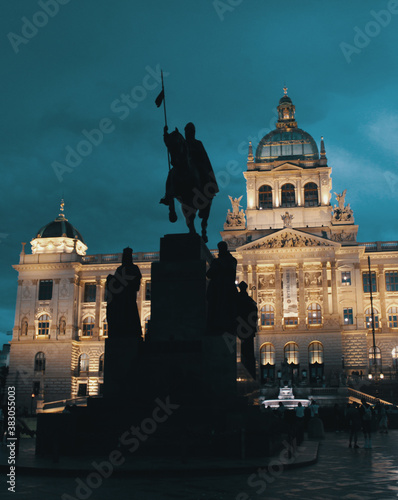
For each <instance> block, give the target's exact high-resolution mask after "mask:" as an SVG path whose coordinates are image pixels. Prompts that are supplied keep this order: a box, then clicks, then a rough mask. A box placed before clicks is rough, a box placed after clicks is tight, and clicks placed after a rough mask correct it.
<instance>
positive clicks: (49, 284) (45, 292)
mask: <svg viewBox="0 0 398 500" xmlns="http://www.w3.org/2000/svg"><path fill="white" fill-rule="evenodd" d="M52 296H53V280H40V283H39V300H51V299H52Z"/></svg>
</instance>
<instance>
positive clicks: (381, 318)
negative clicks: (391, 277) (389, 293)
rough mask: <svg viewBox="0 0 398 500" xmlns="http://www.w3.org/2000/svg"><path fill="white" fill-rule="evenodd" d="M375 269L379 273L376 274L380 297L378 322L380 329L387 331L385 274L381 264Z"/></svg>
mask: <svg viewBox="0 0 398 500" xmlns="http://www.w3.org/2000/svg"><path fill="white" fill-rule="evenodd" d="M377 270H378V273H379V276H378V280H377V281H378V283H377V284H378V292H379V297H380V309H381V310H380V314H379V323H380V327H381V329H382V332H386V331H388V326H387V306H386V276H385V270H384V266H383V264H379V265H378V266H377Z"/></svg>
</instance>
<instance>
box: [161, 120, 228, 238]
mask: <svg viewBox="0 0 398 500" xmlns="http://www.w3.org/2000/svg"><path fill="white" fill-rule="evenodd" d="M164 142H165V144H166V146H167V149H168V151H169V153H170V159H171V160H170V161H171V165H172V168H171V170H170V172H169V175H168V177H167V181H166V194H165V196H164V198H162V199H161V200H160V203H163V204H165V205H168V206H169V220H170V222H175V221H176V220H177V214H176V211H175V205H174V199H177V200H178V201H179V202H180V203H181V206H182V211H183V214H184V217H185V221H186V224H187V226H188V229H189V232H190V233H196V230H195V225H194V219H195V216H196V213H198V216H199V218H200V219H202V224H201V226H202V238H203V240H204V242H205V243H207V241H208V238H207V221H208V219H209V215H210V209H211V204H212V201H213V198H214V196H215V195H216V194H217V193H218V191H219V189H218V185H217V181H216V178H215V175H214V172H213V168H212V166H211V163H210V160H209V157H208V156H207V153H206V150H205V148H204V147H203V144H202V143H201V142H200V141H198V140H197V139H196V138H195V126H194V124H193V123H188V124H187V125H186V127H185V139H184V138H183V136H182V135H181V134H180V132H179V131H178V129H177V128H176V129H175V130H174V132H171V134H169V133H168V127H167V126H166V127H164Z"/></svg>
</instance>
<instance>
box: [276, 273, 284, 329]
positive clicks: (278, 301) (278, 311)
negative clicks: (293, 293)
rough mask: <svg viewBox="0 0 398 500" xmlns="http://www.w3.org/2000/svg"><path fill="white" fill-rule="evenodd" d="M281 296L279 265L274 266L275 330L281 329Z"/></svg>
mask: <svg viewBox="0 0 398 500" xmlns="http://www.w3.org/2000/svg"><path fill="white" fill-rule="evenodd" d="M281 294H282V282H281V266H280V264H275V330H280V329H281V328H282V321H283V311H282V295H281Z"/></svg>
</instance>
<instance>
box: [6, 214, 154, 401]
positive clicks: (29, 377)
mask: <svg viewBox="0 0 398 500" xmlns="http://www.w3.org/2000/svg"><path fill="white" fill-rule="evenodd" d="M31 247H32V254H31V255H29V254H26V253H25V251H24V245H23V249H22V253H21V255H20V261H19V264H18V265H16V266H14V268H15V269H16V270H17V271H18V274H19V276H18V292H17V305H16V314H15V326H14V329H13V340H12V342H11V357H10V372H9V378H8V381H9V383H12V384H15V385H16V386H17V393H18V404H19V406H20V407H21V408H26V409H28V410H29V409H30V406H31V404H32V403H33V401H34V404H35V405H36V404H37V401H40V400H42V399H44V401H45V402H48V401H59V400H66V399H71V398H76V397H78V396H86V395H99V394H101V392H102V384H103V370H104V351H105V338H106V337H107V322H106V302H105V282H106V277H107V276H108V274H114V272H115V270H116V268H117V267H118V266H119V265H120V264H121V257H122V254H121V253H120V254H110V255H86V251H87V246H86V245H85V243H84V240H83V238H82V236H81V235H80V233H79V232H78V231H77V230H76V229H75V228H74V227H73V226H72V225H71V224H70V223H69V221H68V220H67V219H66V217H65V215H64V214H63V205H61V213H60V215H59V216H58V217H57V218H56V219H55V220H54V221H52V222H50V223H49V224H47V225H46V226H44V227H43V228H42V229H40V231H39V232H38V234H37V237H36V238H34V239H33V240H32V241H31ZM157 257H158V255H157V253H138V254H134V260H135V262H136V263H137V264H138V265H139V267H140V270H141V273H142V281H141V288H140V291H139V293H138V298H137V302H138V308H139V312H140V317H141V320H142V328H143V331H144V332H145V330H146V325H147V322H148V320H149V316H150V272H151V262H152V261H153V260H156V259H157ZM33 394H34V395H35V397H34V398H33V401H32V395H33Z"/></svg>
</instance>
